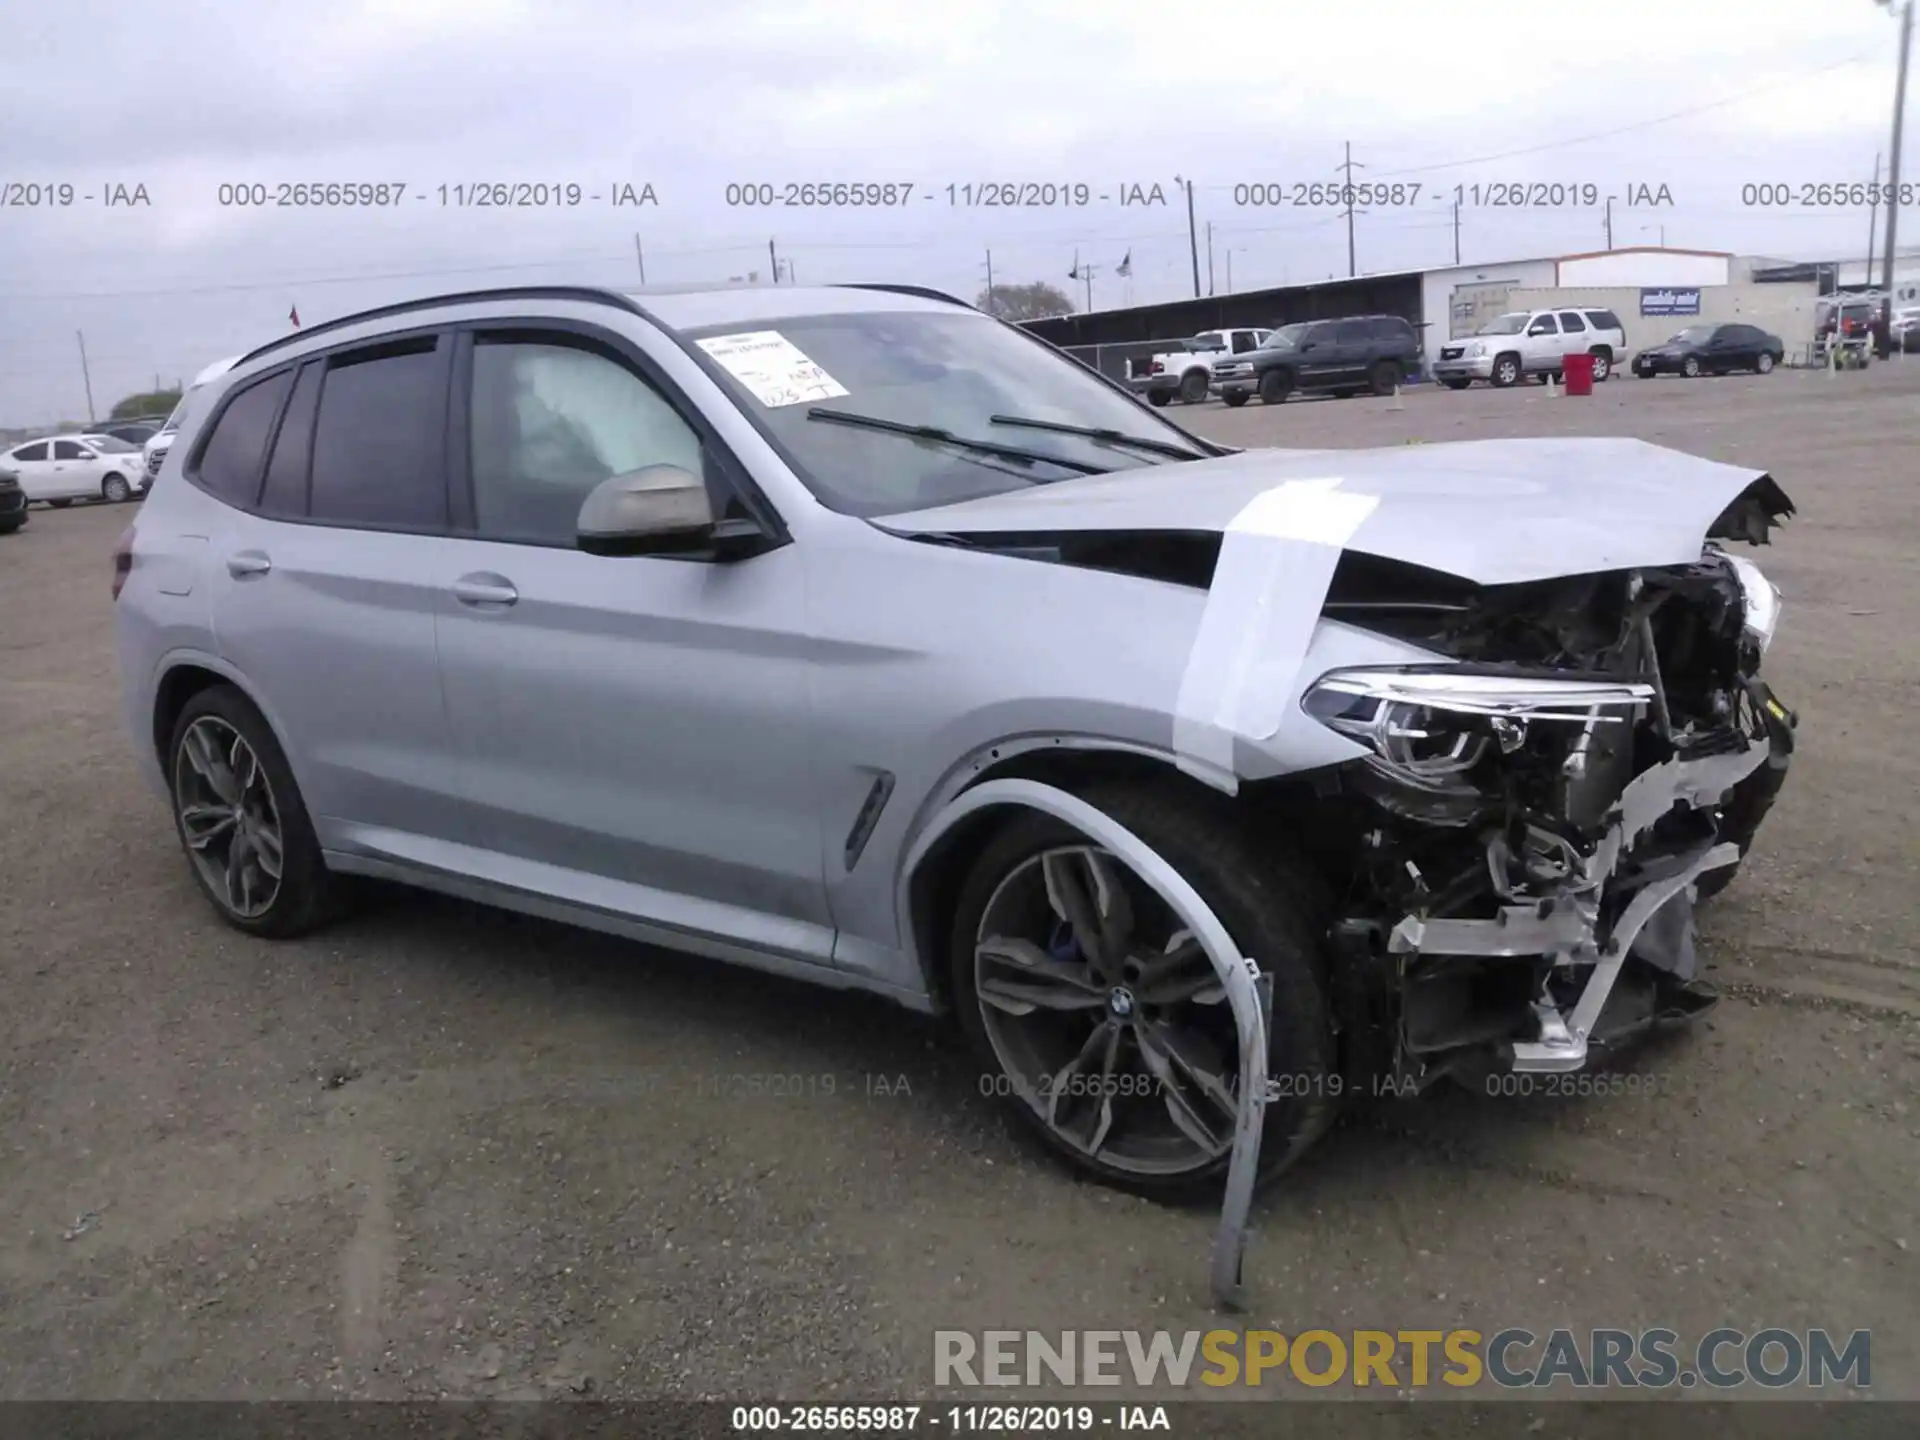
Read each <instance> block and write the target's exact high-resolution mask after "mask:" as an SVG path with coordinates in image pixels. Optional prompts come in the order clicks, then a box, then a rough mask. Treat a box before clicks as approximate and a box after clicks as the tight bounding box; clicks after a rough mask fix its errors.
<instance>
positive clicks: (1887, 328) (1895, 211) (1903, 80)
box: [1876, 0, 1913, 360]
mask: <svg viewBox="0 0 1920 1440" xmlns="http://www.w3.org/2000/svg"><path fill="white" fill-rule="evenodd" d="M1876 3H1879V4H1882V5H1890V4H1891V3H1892V0H1876ZM1912 49H1913V0H1907V3H1906V4H1904V5H1902V6H1901V7H1900V70H1899V76H1898V78H1897V79H1896V80H1895V81H1894V82H1893V146H1892V150H1891V153H1890V154H1889V155H1888V156H1887V248H1886V249H1885V250H1883V251H1881V254H1880V286H1881V288H1882V289H1883V290H1884V291H1885V292H1886V294H1885V295H1884V296H1883V297H1882V298H1881V301H1880V346H1879V349H1880V358H1881V359H1882V360H1884V359H1886V358H1887V355H1888V354H1889V353H1890V351H1891V348H1892V346H1891V338H1892V335H1893V243H1894V231H1895V229H1896V228H1897V227H1896V223H1895V222H1896V221H1897V220H1898V219H1899V216H1900V206H1899V205H1898V204H1897V203H1896V202H1897V201H1898V200H1899V199H1900V128H1901V126H1900V122H1901V121H1902V120H1903V119H1904V118H1905V115H1906V109H1907V56H1908V54H1909V52H1910V51H1911V50H1912Z"/></svg>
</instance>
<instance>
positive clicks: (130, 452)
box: [0, 435, 140, 507]
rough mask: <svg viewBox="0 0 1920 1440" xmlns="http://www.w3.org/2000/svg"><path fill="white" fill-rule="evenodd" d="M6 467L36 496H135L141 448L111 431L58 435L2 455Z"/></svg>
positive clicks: (65, 499)
mask: <svg viewBox="0 0 1920 1440" xmlns="http://www.w3.org/2000/svg"><path fill="white" fill-rule="evenodd" d="M0 467H3V468H5V469H8V470H11V471H13V472H15V473H16V474H17V475H18V476H19V477H20V488H21V489H22V490H24V491H25V492H26V495H27V499H28V500H30V501H31V500H44V501H46V502H47V503H48V504H49V505H56V506H61V507H64V506H67V505H70V504H72V503H73V502H74V501H75V500H113V501H120V500H129V499H131V498H132V497H133V495H134V493H135V491H136V490H137V489H138V487H139V482H140V451H139V449H138V447H136V446H133V445H129V444H127V442H126V441H124V440H116V439H115V438H114V437H113V436H111V435H56V436H53V437H52V438H50V439H46V440H29V441H28V442H27V443H26V444H24V445H16V446H14V447H13V449H11V450H9V451H7V452H6V453H5V454H4V455H0Z"/></svg>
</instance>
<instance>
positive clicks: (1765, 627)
mask: <svg viewBox="0 0 1920 1440" xmlns="http://www.w3.org/2000/svg"><path fill="white" fill-rule="evenodd" d="M1722 554H1723V555H1724V558H1725V559H1726V562H1727V564H1728V565H1730V566H1732V567H1733V574H1734V578H1735V579H1736V580H1738V581H1739V582H1740V600H1741V603H1742V605H1743V606H1744V607H1745V611H1746V628H1747V634H1749V635H1751V636H1752V637H1753V642H1754V644H1756V645H1758V646H1759V647H1760V653H1761V654H1762V655H1764V654H1766V653H1767V647H1768V646H1769V645H1771V644H1772V643H1773V632H1774V628H1775V627H1776V626H1778V625H1779V623H1780V604H1781V601H1780V587H1779V586H1778V585H1775V584H1774V583H1773V582H1772V581H1771V580H1769V579H1767V577H1766V576H1765V575H1764V574H1762V573H1761V570H1760V567H1759V566H1758V565H1756V564H1754V563H1753V562H1752V561H1751V560H1748V559H1745V558H1743V557H1741V556H1739V555H1725V552H1722Z"/></svg>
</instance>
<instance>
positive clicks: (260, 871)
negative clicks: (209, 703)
mask: <svg viewBox="0 0 1920 1440" xmlns="http://www.w3.org/2000/svg"><path fill="white" fill-rule="evenodd" d="M173 803H174V813H175V815H176V816H177V818H178V820H179V823H180V836H181V839H182V841H183V843H184V844H185V845H186V847H187V855H188V857H189V858H190V859H191V860H192V861H193V865H194V868H195V869H196V870H197V871H198V872H199V874H200V878H201V880H202V881H203V882H204V884H205V885H206V888H207V890H208V892H209V893H210V894H212V895H213V897H214V898H215V899H216V900H218V901H220V902H221V903H222V904H223V905H225V907H226V908H227V909H228V910H229V911H230V912H231V913H232V914H233V915H234V916H236V917H237V918H239V919H242V920H252V919H256V918H258V917H259V916H261V915H264V914H265V913H266V912H267V910H268V909H270V908H271V907H272V905H273V902H274V901H275V900H277V899H278V898H279V895H280V880H281V867H282V864H283V862H284V856H285V848H284V845H283V843H282V831H281V823H280V811H279V807H278V805H277V804H276V803H275V801H274V796H273V786H272V784H271V783H270V782H269V781H268V779H267V773H266V770H265V769H264V768H263V767H262V766H261V764H260V759H259V757H258V756H257V755H255V754H254V752H253V747H252V746H251V745H249V744H248V743H247V740H246V737H245V736H243V735H242V734H241V733H240V732H239V731H238V730H236V729H235V728H234V727H233V726H232V725H230V724H228V723H227V722H226V721H225V720H222V719H221V718H220V717H219V716H217V715H202V716H201V717H200V718H199V719H198V720H196V721H194V722H193V724H192V725H191V726H189V727H188V728H187V731H186V733H185V734H184V735H182V736H181V737H180V748H179V749H178V750H177V751H176V752H175V754H174V759H173Z"/></svg>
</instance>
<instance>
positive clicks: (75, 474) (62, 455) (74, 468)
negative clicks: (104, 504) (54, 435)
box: [47, 440, 105, 499]
mask: <svg viewBox="0 0 1920 1440" xmlns="http://www.w3.org/2000/svg"><path fill="white" fill-rule="evenodd" d="M104 469H105V466H104V465H103V464H102V463H101V460H100V456H99V455H98V454H97V453H96V452H95V451H94V449H93V447H92V446H90V445H82V444H81V443H80V442H79V441H78V440H56V441H54V442H53V468H52V471H51V476H50V480H49V489H48V491H47V494H48V497H49V498H52V499H78V498H80V497H82V496H87V495H98V494H99V493H100V476H101V473H102V471H103V470H104Z"/></svg>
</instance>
